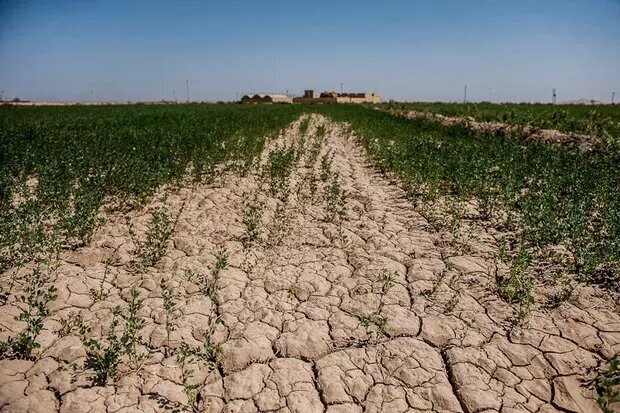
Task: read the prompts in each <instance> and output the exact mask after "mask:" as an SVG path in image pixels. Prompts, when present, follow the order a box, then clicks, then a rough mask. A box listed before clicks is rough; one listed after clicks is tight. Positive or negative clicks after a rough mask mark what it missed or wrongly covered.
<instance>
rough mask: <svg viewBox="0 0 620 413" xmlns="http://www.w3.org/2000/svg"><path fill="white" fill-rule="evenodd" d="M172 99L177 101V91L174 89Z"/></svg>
mask: <svg viewBox="0 0 620 413" xmlns="http://www.w3.org/2000/svg"><path fill="white" fill-rule="evenodd" d="M172 100H174V103H177V91H176V90H173V91H172Z"/></svg>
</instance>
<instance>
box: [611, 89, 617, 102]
mask: <svg viewBox="0 0 620 413" xmlns="http://www.w3.org/2000/svg"><path fill="white" fill-rule="evenodd" d="M615 97H616V92H611V104H612V105H613V104H614V98H615Z"/></svg>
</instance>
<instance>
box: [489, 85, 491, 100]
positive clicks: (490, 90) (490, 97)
mask: <svg viewBox="0 0 620 413" xmlns="http://www.w3.org/2000/svg"><path fill="white" fill-rule="evenodd" d="M489 103H491V88H489Z"/></svg>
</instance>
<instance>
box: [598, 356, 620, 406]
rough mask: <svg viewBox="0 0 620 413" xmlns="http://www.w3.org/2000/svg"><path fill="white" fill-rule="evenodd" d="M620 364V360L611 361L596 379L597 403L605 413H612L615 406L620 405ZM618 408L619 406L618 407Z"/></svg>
mask: <svg viewBox="0 0 620 413" xmlns="http://www.w3.org/2000/svg"><path fill="white" fill-rule="evenodd" d="M619 366H620V362H619V361H618V358H613V359H612V360H610V361H609V363H608V365H607V367H606V368H605V369H600V370H599V372H598V376H597V378H596V382H595V385H596V393H597V395H598V396H597V398H596V401H597V402H598V405H599V406H600V407H601V409H602V410H603V412H604V413H612V412H613V411H614V410H613V409H612V407H613V405H614V404H617V403H620V367H619ZM616 407H617V406H616Z"/></svg>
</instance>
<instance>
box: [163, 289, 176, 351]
mask: <svg viewBox="0 0 620 413" xmlns="http://www.w3.org/2000/svg"><path fill="white" fill-rule="evenodd" d="M159 288H160V289H161V296H162V299H163V300H164V311H165V312H166V321H165V327H166V343H167V345H166V347H165V349H164V354H165V355H166V357H168V355H169V354H168V353H169V348H170V334H171V333H172V332H173V331H175V330H176V329H177V327H178V324H177V321H176V320H177V308H176V303H175V302H174V295H173V293H172V289H171V288H169V287H168V286H166V282H165V281H164V280H163V279H162V280H161V281H160V282H159Z"/></svg>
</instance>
